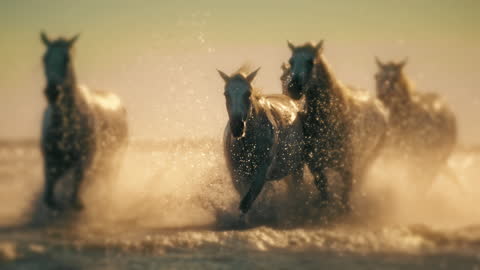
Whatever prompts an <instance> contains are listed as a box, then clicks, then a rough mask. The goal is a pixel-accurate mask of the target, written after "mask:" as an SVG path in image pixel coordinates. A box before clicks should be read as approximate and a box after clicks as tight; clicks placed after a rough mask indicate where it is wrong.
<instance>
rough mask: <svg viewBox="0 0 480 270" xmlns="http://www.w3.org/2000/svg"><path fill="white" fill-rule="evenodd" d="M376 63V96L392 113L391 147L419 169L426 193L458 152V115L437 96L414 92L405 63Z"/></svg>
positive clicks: (390, 125) (390, 127)
mask: <svg viewBox="0 0 480 270" xmlns="http://www.w3.org/2000/svg"><path fill="white" fill-rule="evenodd" d="M376 62H377V65H378V68H379V70H378V72H377V74H376V75H375V78H376V84H377V96H378V98H379V99H380V100H381V101H382V102H383V103H384V104H385V106H386V107H387V109H388V110H389V111H390V121H389V137H388V140H387V141H388V146H390V147H391V148H393V149H395V150H397V151H398V152H399V153H400V154H402V156H404V157H405V158H406V159H407V161H408V163H409V164H412V165H414V166H415V167H416V170H415V171H416V173H417V175H416V176H417V177H423V178H425V180H424V185H423V188H421V189H420V190H422V191H425V189H426V188H427V187H428V186H430V185H431V184H432V182H433V180H434V178H435V176H436V175H437V173H438V172H439V171H440V169H443V168H446V165H447V164H446V163H447V161H448V158H449V156H450V154H451V153H452V151H453V149H454V148H455V144H456V140H457V125H456V119H455V115H454V114H453V113H452V111H451V110H450V109H449V108H448V106H447V104H446V103H445V102H444V101H443V100H442V99H441V98H440V97H439V96H438V95H436V94H434V93H419V92H417V91H415V89H414V88H413V87H412V86H411V83H410V81H409V80H408V78H407V77H406V75H405V73H404V72H403V68H404V66H405V64H406V60H404V61H401V62H398V63H395V62H388V63H382V62H381V61H380V60H379V59H378V58H377V59H376ZM390 147H389V148H390ZM397 154H398V153H397ZM397 156H398V155H397ZM417 183H418V182H417Z"/></svg>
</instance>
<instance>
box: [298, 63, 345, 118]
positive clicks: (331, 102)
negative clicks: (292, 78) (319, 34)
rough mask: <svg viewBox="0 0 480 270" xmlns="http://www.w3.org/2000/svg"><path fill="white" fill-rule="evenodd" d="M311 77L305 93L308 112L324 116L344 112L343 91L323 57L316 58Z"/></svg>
mask: <svg viewBox="0 0 480 270" xmlns="http://www.w3.org/2000/svg"><path fill="white" fill-rule="evenodd" d="M313 76H314V77H313V80H312V81H311V83H310V84H309V85H308V86H307V91H306V102H307V107H308V110H312V111H315V112H317V113H320V114H324V115H325V114H329V113H336V112H338V111H344V110H345V107H346V98H345V93H344V91H345V89H344V87H343V85H342V84H341V82H340V81H338V80H337V79H336V78H335V75H334V74H333V72H332V70H331V68H330V66H329V65H328V63H327V61H326V60H325V58H324V57H323V55H320V56H319V57H318V58H317V61H316V64H315V67H314V71H313Z"/></svg>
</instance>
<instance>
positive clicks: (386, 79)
mask: <svg viewBox="0 0 480 270" xmlns="http://www.w3.org/2000/svg"><path fill="white" fill-rule="evenodd" d="M375 60H376V63H377V66H378V72H377V73H376V74H375V80H376V84H377V96H378V98H379V99H380V100H382V101H383V102H387V103H388V102H390V101H391V100H392V99H394V98H395V97H396V96H398V95H402V93H401V90H402V89H401V88H403V86H402V85H401V84H402V82H403V81H404V80H405V76H404V74H403V67H404V66H405V65H406V63H407V59H405V60H403V61H400V62H393V61H390V62H387V63H383V62H382V61H380V59H378V57H376V58H375Z"/></svg>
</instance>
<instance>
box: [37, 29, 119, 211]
mask: <svg viewBox="0 0 480 270" xmlns="http://www.w3.org/2000/svg"><path fill="white" fill-rule="evenodd" d="M42 38H43V39H44V42H45V43H46V45H48V47H49V49H48V51H47V54H46V58H45V69H46V75H47V87H46V89H45V94H46V96H47V100H48V106H47V108H46V110H45V112H44V117H43V128H42V136H41V149H42V154H43V158H44V173H45V181H46V186H45V194H44V200H45V203H46V204H47V206H48V207H49V208H52V209H59V208H61V206H60V205H59V204H58V203H57V202H56V200H55V194H54V193H55V192H54V191H55V185H56V184H57V182H58V181H60V180H61V179H63V178H64V177H66V176H67V175H69V174H71V176H72V177H73V178H74V181H73V183H74V187H73V194H72V197H71V202H70V203H71V205H72V207H74V208H76V209H81V208H83V204H82V202H81V200H80V198H79V190H80V184H81V183H82V182H84V179H87V178H90V177H91V176H92V173H93V171H94V169H100V168H101V169H106V170H109V169H111V168H110V167H107V166H106V165H109V163H110V161H111V160H112V157H113V156H112V155H113V154H116V153H117V152H118V151H119V150H120V148H121V147H122V146H124V145H125V144H126V141H127V137H128V128H127V122H126V110H125V108H124V107H123V105H122V104H121V102H120V100H119V98H118V97H116V96H115V95H113V94H110V93H107V92H100V91H91V90H89V89H87V88H85V87H79V86H78V85H77V84H76V80H75V75H74V71H73V65H72V63H71V62H70V55H69V49H70V46H71V44H72V43H73V42H72V41H66V40H63V39H59V40H57V41H53V42H50V41H49V40H48V39H47V38H46V36H43V35H42ZM59 55H60V56H59ZM62 56H63V57H64V60H63V61H59V62H60V63H64V62H65V64H64V65H60V66H59V67H58V66H57V67H55V65H54V67H52V66H51V65H52V61H49V60H51V58H52V57H53V58H54V59H55V57H57V58H58V57H62ZM65 58H66V59H65ZM57 62H58V61H57ZM55 68H57V70H53V71H52V70H51V69H55ZM63 69H65V70H63ZM59 74H60V75H59Z"/></svg>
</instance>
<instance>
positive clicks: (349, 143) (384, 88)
mask: <svg viewBox="0 0 480 270" xmlns="http://www.w3.org/2000/svg"><path fill="white" fill-rule="evenodd" d="M41 39H42V41H43V43H44V44H45V46H46V53H45V54H44V58H43V63H44V70H45V76H46V81H47V85H46V87H45V96H46V98H47V101H48V106H47V108H46V110H45V114H44V118H43V130H42V139H41V150H42V154H43V159H44V173H45V176H44V177H45V191H44V197H43V200H44V202H45V204H46V206H47V207H48V208H50V209H52V210H56V211H59V210H65V209H67V208H72V209H76V210H80V209H82V208H83V207H84V205H83V203H82V200H81V196H80V190H81V187H82V183H84V182H85V179H88V178H90V177H92V175H93V174H94V173H95V171H99V170H106V169H108V170H115V168H114V167H113V166H112V164H113V162H114V161H113V160H114V159H113V158H112V156H114V155H121V153H122V152H123V151H122V150H123V149H124V148H125V146H126V144H127V140H128V125H127V120H126V110H125V108H124V106H123V105H122V103H121V101H120V99H119V98H118V97H117V96H116V95H114V94H112V93H108V92H101V91H93V90H89V89H87V88H85V87H80V86H78V84H77V81H76V77H75V72H74V68H73V62H72V54H71V49H72V47H73V45H74V43H75V42H76V40H77V36H76V37H74V38H71V39H66V38H58V39H56V40H51V39H49V38H48V37H47V35H46V34H45V33H42V34H41ZM288 47H289V48H290V50H291V57H290V59H289V61H288V63H284V64H283V65H282V76H281V78H280V79H281V83H282V88H283V89H282V91H283V92H282V93H281V94H273V95H263V94H261V93H260V91H259V90H258V89H256V88H255V87H254V86H253V81H254V79H255V76H256V75H257V73H258V72H259V69H257V70H255V71H253V72H252V71H249V70H248V69H247V68H240V69H239V70H238V71H237V72H235V73H234V74H231V75H227V74H226V73H224V72H222V71H220V70H218V73H219V74H220V76H221V78H222V79H223V80H224V82H225V88H224V95H225V100H226V108H227V113H228V119H229V120H228V123H227V125H226V128H225V132H224V155H225V160H226V164H227V166H228V169H229V172H230V175H231V179H232V183H233V186H234V187H235V189H236V191H237V192H238V194H239V196H240V197H241V200H240V205H239V209H240V211H241V213H242V214H246V213H247V212H248V211H249V209H251V207H252V205H253V203H254V201H255V199H256V198H257V197H258V195H259V194H260V192H261V191H262V188H263V186H264V184H265V183H266V182H267V181H274V180H280V179H286V181H287V183H288V187H289V189H291V191H292V192H295V190H296V189H298V188H300V187H301V185H302V182H303V180H304V169H305V168H308V169H309V171H310V173H311V175H312V176H313V179H314V183H315V186H316V187H317V189H318V192H319V193H318V196H319V202H320V204H321V205H320V206H323V205H328V204H330V203H332V201H333V199H334V197H338V198H339V203H337V205H338V209H340V210H341V211H342V212H344V213H348V212H349V211H350V210H351V201H350V200H351V193H352V190H353V186H354V183H356V182H363V179H364V178H365V176H366V175H367V173H368V171H369V168H370V167H371V165H372V164H373V163H374V161H375V160H376V159H377V158H378V157H379V155H380V154H381V152H383V150H384V149H396V151H397V153H401V155H399V156H402V157H404V158H405V160H406V161H407V162H409V163H411V164H415V166H416V167H418V168H420V169H419V170H418V171H420V172H422V174H418V175H417V176H418V182H423V183H424V184H422V185H423V186H424V187H425V188H428V187H429V186H430V185H431V183H432V182H433V181H434V179H435V177H436V174H437V173H438V172H439V171H441V170H442V169H443V168H445V167H447V161H448V158H449V156H450V154H451V153H452V151H453V150H454V147H455V144H456V139H457V127H456V120H455V116H454V114H453V113H452V112H451V111H450V109H449V108H448V106H447V104H446V103H445V102H444V101H443V100H442V99H441V97H439V96H438V95H436V94H433V93H422V92H417V91H416V90H415V89H414V88H413V87H412V86H411V84H410V83H409V80H408V79H407V77H406V75H405V72H404V71H403V68H404V66H405V64H406V61H402V62H387V63H383V62H381V61H380V60H379V59H378V58H377V59H376V62H377V65H378V72H377V73H376V74H375V79H376V96H375V95H371V94H370V93H369V92H368V91H366V90H363V89H356V88H352V87H347V86H345V85H344V84H343V83H342V82H341V81H340V80H338V79H337V78H336V76H335V74H334V72H333V71H332V68H331V67H330V65H329V64H328V62H327V60H326V58H325V56H324V54H323V51H324V46H323V42H319V43H316V44H315V43H306V44H303V45H300V46H295V45H293V44H292V43H290V42H288ZM332 175H333V176H335V180H336V181H341V184H342V185H341V186H342V189H341V191H340V192H339V194H332V190H331V189H330V188H329V179H330V177H332ZM67 176H70V177H73V182H72V183H73V187H72V189H73V192H72V193H71V196H70V200H69V202H67V203H65V202H59V201H58V200H57V199H56V196H55V187H56V184H57V183H58V182H59V181H61V180H62V179H64V178H65V177H67ZM330 182H331V181H330Z"/></svg>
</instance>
